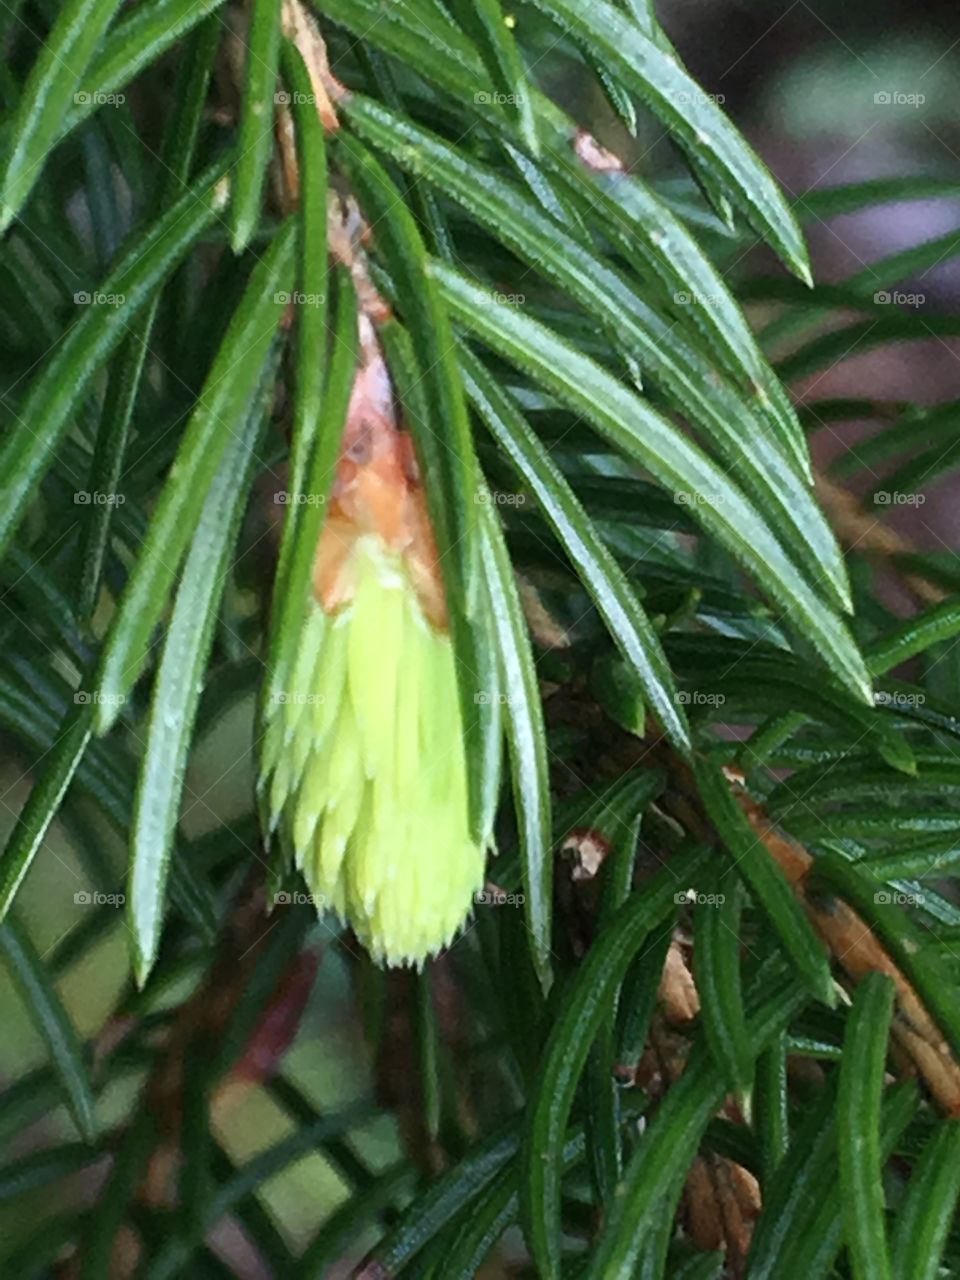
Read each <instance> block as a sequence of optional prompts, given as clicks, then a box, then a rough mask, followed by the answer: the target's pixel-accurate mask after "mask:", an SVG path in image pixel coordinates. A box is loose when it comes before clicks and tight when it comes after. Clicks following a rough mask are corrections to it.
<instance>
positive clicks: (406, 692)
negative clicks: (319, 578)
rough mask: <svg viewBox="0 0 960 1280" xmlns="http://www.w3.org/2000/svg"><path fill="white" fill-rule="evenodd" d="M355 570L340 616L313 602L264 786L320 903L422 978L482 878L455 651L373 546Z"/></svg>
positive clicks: (273, 712) (272, 708)
mask: <svg viewBox="0 0 960 1280" xmlns="http://www.w3.org/2000/svg"><path fill="white" fill-rule="evenodd" d="M350 557H351V563H350V565H349V571H350V577H351V579H352V582H353V584H354V589H353V593H352V596H351V598H350V600H349V601H348V602H347V603H346V604H344V605H342V606H341V607H340V608H339V609H338V610H336V611H335V612H332V613H327V612H326V611H325V610H324V608H323V606H322V605H321V604H319V603H316V602H315V601H314V600H311V601H310V603H309V605H308V607H307V612H306V615H305V617H304V620H303V626H302V628H301V632H300V637H299V641H298V646H297V652H296V655H295V657H294V659H293V661H292V663H291V666H290V669H289V677H288V678H286V679H282V680H281V681H280V683H286V684H287V686H288V687H287V688H286V691H285V692H284V693H282V694H279V695H277V696H276V697H275V699H274V700H273V702H272V703H271V705H269V706H268V707H267V709H266V715H267V728H266V736H265V739H264V750H263V762H262V764H263V778H262V783H263V786H264V788H265V790H266V795H267V798H268V806H269V810H270V818H271V829H276V828H277V827H279V828H280V832H281V836H282V838H283V839H284V841H285V843H286V844H287V845H288V846H289V847H290V848H291V849H292V851H293V855H294V858H295V860H296V864H297V866H298V868H299V869H300V870H301V871H302V872H303V876H304V879H305V880H306V882H307V885H308V886H309V888H310V891H311V892H312V893H313V894H314V895H315V896H316V897H317V898H318V899H319V901H320V902H321V903H322V904H323V905H324V906H329V907H330V908H331V909H332V910H334V911H335V912H336V913H337V915H339V916H340V918H341V919H342V920H343V921H345V922H346V923H347V924H349V925H350V926H351V927H352V928H353V930H354V931H355V933H356V934H357V936H358V937H359V938H360V940H361V941H362V942H363V944H364V945H365V946H366V947H367V948H368V950H369V951H370V953H371V954H372V955H373V957H374V959H376V960H378V961H381V962H383V963H385V964H390V965H397V964H415V965H419V964H422V962H423V961H424V960H425V959H426V958H427V957H428V956H430V955H432V954H433V953H434V952H436V951H438V950H440V949H441V948H442V947H444V946H446V945H447V944H448V943H449V942H450V941H451V940H452V938H453V936H454V934H455V933H456V931H457V929H458V928H459V927H460V926H461V925H462V924H463V923H464V920H465V919H466V917H467V916H468V915H469V913H470V910H471V907H472V905H473V898H474V894H475V893H476V892H477V891H478V890H479V889H480V888H481V886H482V884H483V876H484V850H483V848H482V846H481V845H479V844H478V843H477V842H476V841H475V840H474V839H472V837H471V834H470V828H469V818H468V799H467V771H466V760H465V755H464V747H463V735H462V722H461V715H460V703H459V698H458V693H457V678H456V670H455V666H454V663H455V659H454V654H453V646H452V644H451V642H450V637H449V635H448V634H447V633H446V632H445V631H443V630H440V629H438V628H437V627H436V626H434V625H433V624H432V623H431V622H430V621H429V620H428V618H427V617H426V616H425V614H424V612H423V609H422V608H421V604H420V600H419V598H418V595H417V592H416V590H415V588H414V586H413V583H412V581H411V579H410V575H409V572H408V569H407V561H406V560H405V559H404V558H403V557H402V556H401V555H400V554H398V553H396V552H394V551H392V550H390V549H389V548H388V547H387V545H386V543H385V542H384V541H383V540H382V539H381V538H380V537H379V536H378V535H377V534H365V535H363V536H361V537H359V538H358V539H357V540H356V542H355V543H354V545H353V548H352V550H351V552H350Z"/></svg>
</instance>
